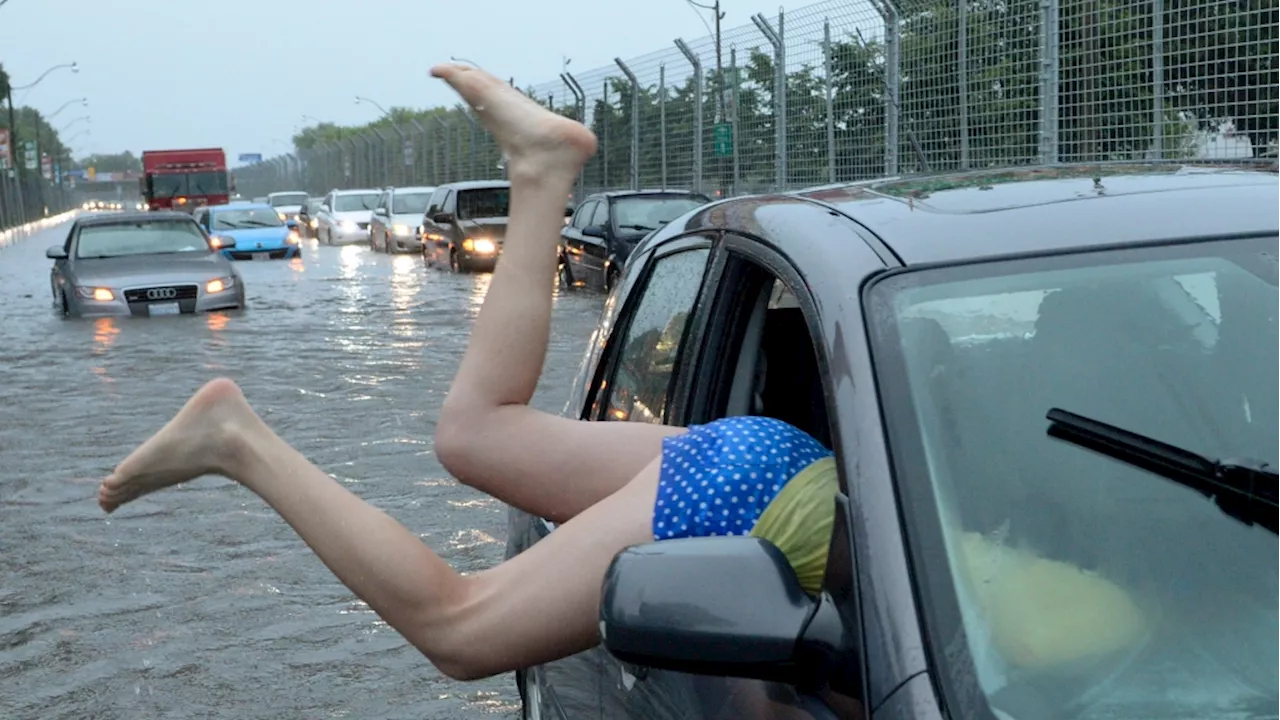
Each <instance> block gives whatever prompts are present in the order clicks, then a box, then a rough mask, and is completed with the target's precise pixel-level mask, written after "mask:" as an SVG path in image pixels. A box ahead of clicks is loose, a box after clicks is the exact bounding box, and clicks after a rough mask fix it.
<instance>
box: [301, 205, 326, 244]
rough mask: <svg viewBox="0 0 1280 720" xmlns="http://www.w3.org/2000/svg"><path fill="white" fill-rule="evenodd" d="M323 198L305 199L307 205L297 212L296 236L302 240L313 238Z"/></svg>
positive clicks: (318, 222) (318, 221)
mask: <svg viewBox="0 0 1280 720" xmlns="http://www.w3.org/2000/svg"><path fill="white" fill-rule="evenodd" d="M323 205H324V198H307V204H306V205H303V206H302V209H301V210H299V211H298V235H299V236H300V237H302V238H314V237H315V236H316V226H317V225H319V224H320V218H319V215H320V209H321V207H322V206H323Z"/></svg>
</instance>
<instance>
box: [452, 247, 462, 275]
mask: <svg viewBox="0 0 1280 720" xmlns="http://www.w3.org/2000/svg"><path fill="white" fill-rule="evenodd" d="M449 269H450V270H452V271H454V272H456V273H460V272H462V261H461V260H459V259H458V251H457V250H450V251H449Z"/></svg>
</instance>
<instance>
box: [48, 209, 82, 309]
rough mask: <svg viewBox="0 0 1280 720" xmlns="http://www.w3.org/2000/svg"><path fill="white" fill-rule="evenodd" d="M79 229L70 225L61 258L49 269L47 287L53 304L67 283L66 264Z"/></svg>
mask: <svg viewBox="0 0 1280 720" xmlns="http://www.w3.org/2000/svg"><path fill="white" fill-rule="evenodd" d="M79 227H80V226H79V224H78V223H72V224H71V229H70V230H68V231H67V237H66V239H65V240H63V242H62V253H63V256H62V257H60V258H58V259H57V260H54V261H53V266H52V267H50V268H49V286H50V289H51V290H52V291H53V301H54V302H55V303H56V302H58V300H59V298H60V292H61V290H62V288H63V286H65V285H66V282H67V273H66V271H67V263H68V262H70V259H71V249H72V245H73V244H74V241H75V237H76V231H77V230H78V229H79Z"/></svg>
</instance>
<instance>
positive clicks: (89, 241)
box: [76, 220, 209, 259]
mask: <svg viewBox="0 0 1280 720" xmlns="http://www.w3.org/2000/svg"><path fill="white" fill-rule="evenodd" d="M76 243H77V244H76V257H77V258H82V259H90V258H112V257H125V256H129V255H160V254H170V253H187V252H202V253H207V252H209V243H208V242H206V241H205V239H204V235H203V234H201V232H200V228H199V227H197V226H196V224H195V223H194V222H191V221H186V220H159V221H157V220H140V221H137V222H128V223H125V222H122V223H111V224H110V225H86V226H84V227H82V228H80V233H79V236H78V239H77V241H76Z"/></svg>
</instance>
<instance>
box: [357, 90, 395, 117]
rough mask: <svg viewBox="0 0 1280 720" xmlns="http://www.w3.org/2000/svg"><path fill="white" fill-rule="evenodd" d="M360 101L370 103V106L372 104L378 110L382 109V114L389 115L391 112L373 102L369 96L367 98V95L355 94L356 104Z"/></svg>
mask: <svg viewBox="0 0 1280 720" xmlns="http://www.w3.org/2000/svg"><path fill="white" fill-rule="evenodd" d="M362 102H367V103H369V104H370V105H372V106H374V107H376V108H378V110H380V111H382V114H383V115H390V114H391V113H389V112H387V109H386V108H384V107H382V106H381V105H379V104H378V103H376V102H374V101H372V100H370V99H369V98H367V97H360V96H359V95H357V96H356V104H357V105H359V104H360V103H362Z"/></svg>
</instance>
